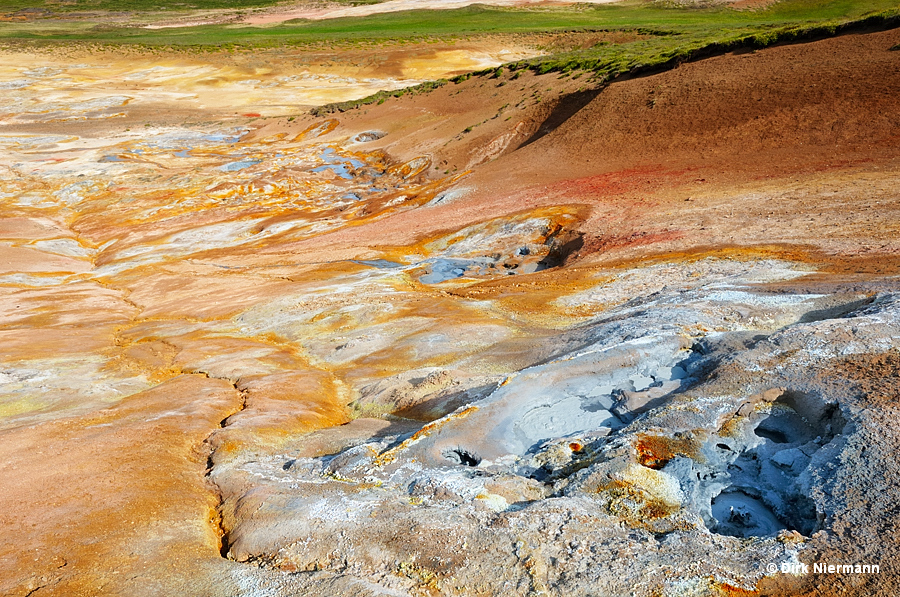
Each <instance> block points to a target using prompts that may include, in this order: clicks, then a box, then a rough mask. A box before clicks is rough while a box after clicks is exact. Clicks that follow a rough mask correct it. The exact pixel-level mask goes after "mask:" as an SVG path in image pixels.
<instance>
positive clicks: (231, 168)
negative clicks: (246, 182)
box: [219, 159, 262, 172]
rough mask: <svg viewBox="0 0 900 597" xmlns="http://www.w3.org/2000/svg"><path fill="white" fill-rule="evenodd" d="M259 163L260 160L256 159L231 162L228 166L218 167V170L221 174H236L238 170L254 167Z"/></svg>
mask: <svg viewBox="0 0 900 597" xmlns="http://www.w3.org/2000/svg"><path fill="white" fill-rule="evenodd" d="M261 162H262V160H258V159H249V160H240V161H239V162H231V163H230V164H225V165H224V166H219V170H221V171H222V172H237V171H238V170H243V169H244V168H249V167H251V166H255V165H257V164H259V163H261Z"/></svg>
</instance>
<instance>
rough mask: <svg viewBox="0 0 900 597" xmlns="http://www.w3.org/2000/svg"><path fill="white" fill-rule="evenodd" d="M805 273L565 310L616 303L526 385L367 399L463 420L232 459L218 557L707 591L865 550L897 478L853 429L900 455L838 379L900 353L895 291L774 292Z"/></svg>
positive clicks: (398, 591) (380, 573)
mask: <svg viewBox="0 0 900 597" xmlns="http://www.w3.org/2000/svg"><path fill="white" fill-rule="evenodd" d="M698 268H701V269H702V268H705V271H704V276H703V277H702V279H701V280H697V277H696V276H695V275H693V273H695V271H696V270H697V269H698ZM802 275H803V272H800V271H794V270H792V269H791V268H790V267H789V266H788V265H787V264H785V263H780V262H754V263H740V262H727V261H718V260H708V261H707V262H700V263H694V264H687V265H662V266H648V267H642V268H641V267H639V268H635V269H632V270H628V271H625V272H622V273H621V274H620V275H618V276H617V278H616V279H615V280H613V281H612V282H609V283H607V284H603V285H599V286H597V287H595V288H593V289H591V290H589V291H585V292H584V293H581V295H579V296H570V297H567V298H565V299H559V300H570V301H576V300H577V301H597V302H606V303H609V304H617V305H618V306H615V307H611V308H610V309H608V310H606V311H605V312H604V313H603V314H602V315H601V316H597V317H595V318H594V319H593V320H592V321H591V322H590V323H588V324H586V325H583V326H580V327H578V328H576V329H573V330H567V331H563V332H559V334H558V336H557V337H556V338H555V339H551V340H548V341H546V344H547V345H548V346H551V347H554V348H551V349H549V353H548V352H547V351H545V352H544V353H543V354H542V355H540V356H537V355H534V362H533V363H532V364H531V365H530V366H525V367H523V368H521V369H519V370H516V371H509V372H508V373H506V374H503V375H499V376H494V377H491V376H484V375H482V376H477V375H473V376H471V377H470V378H467V379H463V380H462V381H461V382H452V381H451V380H450V379H449V374H448V373H447V371H446V370H437V369H435V370H431V371H430V372H427V371H418V372H414V373H413V374H411V375H410V376H407V378H404V379H395V380H394V381H392V382H382V384H381V385H378V384H376V385H374V386H371V387H369V388H368V389H367V390H366V391H364V392H363V395H364V399H365V396H368V399H369V401H370V403H378V402H379V401H381V403H382V404H385V403H388V402H390V401H392V400H393V401H394V404H395V406H397V404H398V396H400V395H401V394H402V395H403V396H406V397H408V395H409V392H412V393H413V394H415V400H414V402H416V403H420V402H428V401H432V403H433V402H434V401H438V402H441V401H443V402H445V403H447V404H450V405H452V407H453V410H452V412H448V413H447V414H443V413H441V414H443V416H439V418H435V419H434V420H427V419H426V420H425V421H423V420H421V419H422V418H423V417H419V419H420V420H413V419H410V418H404V417H400V416H397V415H396V414H395V415H385V416H384V417H382V418H365V417H363V418H358V419H356V420H354V421H352V422H350V423H349V424H347V425H344V426H340V427H336V428H331V429H325V430H321V431H317V432H314V433H312V434H308V435H304V436H297V437H294V438H291V439H290V440H289V441H287V442H286V443H285V444H284V445H283V446H282V448H281V449H279V450H278V451H271V450H270V451H259V452H257V453H254V454H253V455H247V454H242V455H241V456H240V457H235V458H232V459H227V458H223V459H221V460H220V461H219V462H217V464H216V465H215V466H214V467H213V469H212V472H211V478H212V479H213V480H214V481H215V482H216V483H217V484H218V486H219V488H220V489H221V491H222V495H223V500H224V501H223V506H222V511H223V521H224V530H225V532H226V538H227V544H226V548H225V555H226V557H228V558H230V559H233V560H237V561H240V562H247V563H248V564H254V565H256V566H260V567H263V568H269V569H276V570H280V571H281V574H283V575H284V577H283V578H284V579H285V582H287V579H289V580H290V583H292V584H291V586H292V587H294V589H295V590H296V588H297V587H301V588H302V587H307V588H308V589H309V590H316V591H322V590H326V589H327V590H328V591H330V592H331V594H334V595H419V594H432V595H528V594H553V595H622V594H634V595H651V594H652V595H657V594H665V595H700V594H704V595H705V594H718V593H717V592H716V591H719V590H725V588H727V587H733V588H737V589H745V590H753V589H754V588H755V587H756V586H757V583H758V582H759V581H760V580H761V579H763V578H764V577H765V576H766V575H767V574H768V573H767V571H766V565H767V564H770V563H774V564H776V565H780V564H782V563H791V562H797V561H800V560H801V559H803V558H807V559H808V557H809V556H810V555H811V554H812V553H813V552H814V551H815V550H817V549H822V548H823V546H826V545H828V546H831V547H833V548H835V549H838V550H844V552H845V553H854V554H856V555H857V556H859V555H860V554H865V553H870V554H871V553H875V552H877V550H878V548H877V547H875V546H873V545H870V544H869V543H868V542H869V541H870V539H871V538H869V537H866V536H865V534H864V533H861V534H859V535H857V536H856V537H852V536H850V535H849V534H848V533H847V532H846V529H847V528H848V526H853V525H858V526H859V527H867V528H877V527H878V524H877V523H876V522H875V521H876V520H878V519H879V517H880V516H881V514H880V513H877V512H871V511H869V510H868V509H867V507H865V506H863V505H860V502H859V501H855V500H853V499H850V498H848V497H847V496H849V495H852V494H854V493H858V492H865V491H869V490H870V489H871V486H872V483H873V481H872V476H871V475H869V474H868V473H867V472H866V471H869V470H883V471H889V470H893V464H892V462H888V461H887V458H889V456H887V454H889V453H890V450H880V451H878V452H877V453H875V452H873V451H871V450H870V451H868V452H866V451H865V450H864V449H863V450H860V449H859V445H860V442H861V441H863V440H862V439H861V438H862V436H861V435H860V431H859V430H860V429H867V430H868V432H870V433H879V434H881V435H882V441H883V442H885V443H886V444H887V445H891V446H897V444H898V443H900V442H898V441H897V436H896V433H895V432H894V431H893V430H892V429H890V428H889V426H888V424H887V423H885V422H884V421H882V420H881V419H879V418H878V415H876V414H874V413H873V411H872V410H869V409H868V408H867V407H866V405H865V397H864V395H863V394H862V393H861V392H860V391H859V389H858V388H857V386H856V385H855V384H854V382H853V381H852V380H850V379H847V378H845V377H843V376H842V374H841V373H840V368H839V367H836V364H838V363H841V362H843V361H844V360H846V359H847V358H854V357H855V356H856V355H883V354H896V352H897V351H898V347H900V319H898V316H900V295H898V294H893V293H890V292H880V293H875V292H869V293H867V292H864V291H860V292H852V293H850V292H847V293H831V294H808V293H807V294H799V293H798V294H790V293H784V292H781V293H775V292H772V291H767V290H766V286H765V285H764V284H765V283H766V282H771V281H774V280H777V279H781V280H785V279H791V278H794V277H797V276H802ZM636 289H640V291H639V292H636ZM628 295H630V296H632V297H634V296H638V297H639V298H631V299H629V300H624V301H623V300H621V298H622V297H623V296H628ZM457 365H458V363H457ZM456 370H458V368H457V369H456ZM401 387H405V388H406V389H407V390H408V391H407V393H405V394H404V393H403V392H399V393H398V388H401ZM400 402H402V400H401V401H400ZM402 407H403V404H399V407H398V408H397V409H396V410H395V411H394V412H395V413H396V412H402ZM439 411H440V409H439V408H432V409H431V410H430V411H423V412H439ZM445 412H446V411H445ZM849 459H854V460H853V464H852V466H849V465H848V461H849ZM851 469H852V470H851ZM876 476H877V475H876ZM879 487H881V489H882V490H883V491H884V492H887V493H890V494H891V495H890V496H885V499H887V500H890V499H900V496H898V495H894V494H896V493H898V490H897V489H896V487H895V486H894V485H890V484H882V485H880V486H879ZM673 570H677V571H679V573H678V574H672V571H673ZM684 571H690V573H689V574H686V573H685V572H684ZM273 578H277V576H276V577H273ZM276 584H277V582H276Z"/></svg>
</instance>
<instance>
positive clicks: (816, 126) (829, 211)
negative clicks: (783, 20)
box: [265, 30, 900, 271]
mask: <svg viewBox="0 0 900 597" xmlns="http://www.w3.org/2000/svg"><path fill="white" fill-rule="evenodd" d="M898 41H900V32H898V31H896V30H892V31H887V32H878V33H871V34H859V35H846V36H842V37H837V38H833V39H828V40H824V41H818V42H814V43H809V44H799V45H786V46H780V47H773V48H769V49H766V50H762V51H758V52H738V53H732V54H728V55H724V56H719V57H715V58H711V59H708V60H703V61H698V62H695V63H689V64H684V65H682V66H681V67H680V68H677V69H675V70H672V71H668V72H663V73H659V74H655V75H650V76H644V77H636V78H631V79H622V80H617V81H615V82H613V83H612V84H610V85H608V86H606V87H605V88H603V89H600V90H598V91H590V90H580V87H579V84H580V83H581V81H572V80H571V79H560V78H559V77H558V75H556V74H551V75H544V76H540V77H538V76H532V75H530V74H528V75H524V76H521V77H520V78H518V79H512V78H511V76H510V75H509V74H507V75H506V77H505V78H500V79H493V78H489V77H486V76H485V77H473V78H472V79H469V80H468V81H465V82H463V83H460V84H458V85H454V84H450V85H446V86H444V87H442V88H440V89H439V90H437V91H435V92H433V93H431V94H427V95H419V96H406V97H403V98H400V99H393V100H390V101H388V102H386V103H385V104H384V105H380V106H374V107H369V108H368V109H364V110H360V111H352V112H347V113H345V114H341V115H338V118H339V120H340V121H341V123H342V125H343V126H340V127H338V128H337V129H336V131H335V132H334V135H335V136H340V135H346V134H348V133H349V132H350V131H358V130H364V129H365V128H373V129H380V130H383V131H386V132H388V135H386V136H385V137H384V139H383V140H381V141H378V142H376V143H374V144H373V145H375V144H378V143H381V144H384V147H385V148H386V150H387V151H388V152H390V153H392V154H393V155H395V156H397V157H399V158H402V159H406V158H409V157H412V156H413V155H422V154H423V153H425V152H428V153H429V154H430V156H431V158H432V162H433V170H432V173H433V175H435V176H439V175H442V174H444V172H448V173H452V172H454V171H456V172H461V171H463V170H464V169H466V168H469V169H471V170H472V171H473V172H472V173H471V174H470V175H469V176H468V177H466V178H464V179H463V180H462V182H460V183H459V185H458V186H459V187H461V188H464V189H466V191H467V192H466V193H465V194H464V195H463V196H462V197H461V198H458V199H456V200H455V201H452V202H450V201H448V202H447V204H446V205H444V206H438V207H436V208H434V209H431V210H430V212H429V217H428V218H427V220H425V219H422V218H421V216H420V215H419V214H417V213H416V212H415V211H412V212H406V213H401V214H398V215H396V216H393V217H391V218H389V219H387V220H384V221H380V222H378V223H377V224H373V225H369V226H361V227H359V228H355V229H349V230H345V231H342V232H339V233H337V234H335V235H332V236H331V237H319V238H317V239H316V245H317V246H318V247H321V246H322V243H323V242H327V243H328V244H331V243H334V244H335V245H342V246H344V247H346V246H347V245H348V244H350V245H355V246H358V247H360V246H362V247H364V246H372V247H376V246H380V245H384V244H390V245H396V244H402V243H407V242H411V241H414V240H415V239H416V238H417V237H418V238H421V237H423V236H426V235H429V234H432V233H434V232H435V231H436V230H439V229H459V227H460V226H463V225H465V224H466V223H470V222H475V221H481V220H485V219H488V218H492V217H498V216H501V215H504V214H509V213H513V212H517V211H520V210H522V209H527V208H534V207H539V206H541V205H558V204H560V203H570V204H587V205H589V206H591V208H592V211H591V215H589V216H588V218H587V221H586V222H584V223H583V225H582V226H581V228H580V232H581V233H584V234H585V236H586V238H585V247H586V248H585V250H583V251H582V252H581V253H582V256H584V255H585V254H587V253H589V252H591V251H590V249H591V247H593V248H594V249H603V252H604V255H605V256H606V257H607V258H618V257H628V256H630V255H631V253H628V252H627V250H626V249H627V247H628V246H631V245H633V244H634V243H635V242H637V243H638V244H640V245H646V244H648V243H651V244H654V245H658V246H654V247H653V250H654V251H655V252H667V251H684V250H694V249H696V248H699V247H708V246H716V245H719V246H721V245H729V246H732V245H759V244H765V245H770V246H771V245H779V246H782V247H784V248H787V247H789V248H790V251H791V252H792V253H795V252H796V251H798V250H801V249H802V252H804V253H805V254H807V255H808V256H809V257H810V258H814V259H817V260H819V259H822V258H823V257H822V256H821V255H820V254H819V253H821V252H825V253H828V254H834V255H838V254H843V255H855V256H858V254H859V253H866V254H868V255H869V257H873V256H874V253H875V252H877V254H878V255H879V256H884V257H888V258H890V259H893V258H894V256H895V255H896V254H897V250H898V249H900V244H898V243H897V238H898V236H897V234H896V232H897V229H896V228H897V224H896V223H897V222H898V221H900V219H898V217H897V216H898V214H897V211H896V210H897V203H896V191H895V190H894V189H896V181H897V167H898V165H900V159H898V158H900V52H895V51H890V50H889V48H891V47H892V46H894V45H896V44H897V43H898ZM529 93H530V94H531V95H529ZM539 100H542V101H539ZM306 125H307V123H303V124H302V126H306ZM473 125H474V126H473ZM467 127H471V130H470V131H469V132H464V131H465V129H466V128H467ZM273 128H280V127H279V126H278V125H271V127H267V128H266V129H265V132H269V131H270V130H271V129H273ZM548 129H549V130H548ZM386 239H389V242H385V241H386ZM310 248H311V247H305V246H302V245H301V246H298V247H296V249H297V250H306V249H310ZM613 249H615V250H613ZM623 251H624V252H623ZM642 251H643V252H644V253H646V251H647V248H646V247H644V248H642ZM879 262H880V263H882V264H883V263H886V262H884V261H882V260H880V258H879ZM867 263H871V259H869V260H868V261H867ZM867 267H868V266H867V265H865V264H861V263H859V264H857V265H856V266H853V267H851V270H860V271H867V269H866V268H867Z"/></svg>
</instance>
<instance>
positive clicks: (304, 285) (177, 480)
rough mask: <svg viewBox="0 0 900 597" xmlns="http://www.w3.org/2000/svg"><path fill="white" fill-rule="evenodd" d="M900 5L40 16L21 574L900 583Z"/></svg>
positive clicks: (202, 586)
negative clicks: (104, 26)
mask: <svg viewBox="0 0 900 597" xmlns="http://www.w3.org/2000/svg"><path fill="white" fill-rule="evenodd" d="M376 6H384V5H383V4H382V5H376ZM898 43H900V34H898V32H897V31H896V30H890V31H885V32H874V33H865V34H854V35H845V36H840V37H836V38H833V39H827V40H823V41H817V42H813V43H808V44H798V45H784V46H779V47H773V48H770V49H766V50H761V51H758V52H752V53H751V52H738V53H733V54H727V55H722V56H718V57H714V58H710V59H707V60H703V61H698V62H693V63H688V64H684V65H682V66H681V67H679V68H677V69H675V70H672V71H667V72H661V73H657V74H651V75H647V76H642V77H634V78H623V79H620V80H616V81H614V82H612V83H610V84H609V85H606V86H604V87H602V88H596V89H593V88H585V86H584V83H583V81H576V80H572V79H571V78H569V79H565V78H563V79H561V78H559V75H558V74H556V73H554V74H549V75H544V76H536V75H533V74H530V73H526V74H522V75H520V76H517V77H516V78H513V77H514V75H513V74H512V73H509V72H507V73H506V74H505V75H503V77H502V78H493V79H492V78H490V76H488V75H486V76H475V77H471V78H469V79H467V80H464V81H460V82H459V83H448V84H446V85H444V86H442V87H440V88H438V89H436V90H435V91H433V92H431V93H429V94H423V95H406V96H403V97H402V98H392V99H389V100H388V101H386V102H384V103H383V104H379V105H369V106H365V107H363V108H361V109H358V110H354V111H349V112H345V113H334V114H331V115H328V116H321V117H315V116H311V115H308V113H307V112H306V111H305V107H308V106H310V105H315V104H319V103H323V102H326V101H331V100H340V99H349V98H352V97H356V96H359V95H364V94H366V93H369V92H370V91H372V90H375V89H380V88H394V87H401V86H405V85H408V84H410V83H414V82H416V81H419V80H423V79H429V78H434V77H435V76H436V75H435V73H439V72H440V73H443V74H442V75H441V76H444V75H446V74H450V73H455V72H458V71H459V70H465V69H471V68H480V67H481V66H483V65H494V64H499V63H500V62H503V61H506V60H509V59H512V58H510V56H525V55H532V53H533V52H534V50H533V49H530V48H527V47H512V46H504V47H498V46H497V44H496V42H495V41H492V42H490V45H483V46H478V45H477V44H475V42H473V44H472V45H471V47H465V48H460V47H456V48H450V47H440V48H435V47H432V48H430V49H425V48H423V47H419V46H416V47H413V48H407V49H405V50H404V49H401V48H395V49H391V51H392V52H393V51H396V52H397V60H393V59H392V60H391V61H390V64H391V65H393V66H390V67H388V66H381V67H380V66H378V65H376V64H375V63H374V62H373V63H366V62H364V61H363V62H362V63H361V62H360V61H361V57H360V56H357V55H348V56H349V57H346V56H345V57H344V58H342V59H340V60H332V61H330V65H329V66H323V64H324V63H325V61H324V60H321V61H319V60H318V59H314V58H310V59H309V61H308V62H307V63H305V64H299V63H298V61H297V60H296V58H297V56H295V55H292V54H290V52H287V51H285V52H286V53H278V52H275V51H274V50H273V51H271V52H270V53H264V54H262V55H257V56H249V55H243V56H241V55H232V56H226V55H224V54H221V55H220V54H213V55H210V56H208V57H207V56H200V55H189V54H177V53H174V52H173V53H172V54H171V55H166V56H163V57H162V58H160V57H159V56H155V57H141V56H126V57H125V58H122V59H119V58H117V57H115V56H113V55H112V54H91V53H88V52H84V53H81V54H79V53H77V52H73V53H72V54H70V55H64V54H62V53H59V52H49V53H42V54H39V53H37V52H34V53H31V54H28V53H22V52H11V51H10V52H8V53H7V54H5V55H4V57H5V60H4V61H3V64H4V65H5V66H3V67H0V87H2V88H3V89H4V93H3V95H2V97H0V156H2V158H0V193H2V201H3V210H2V214H0V216H2V217H0V304H2V309H0V325H2V327H0V335H2V339H3V342H2V348H0V483H2V486H3V488H4V490H3V491H2V492H0V528H2V529H3V531H4V533H3V535H4V537H5V538H6V541H4V543H3V545H2V547H0V561H2V563H3V564H2V566H0V593H3V594H8V595H21V596H26V595H36V596H43V595H207V596H208V595H222V596H226V595H247V596H250V595H273V596H277V595H298V594H299V595H333V596H342V595H347V596H350V595H367V596H368V595H371V596H376V595H385V596H386V595H393V596H400V595H408V596H418V595H432V596H434V595H447V596H450V595H459V596H470V595H523V596H524V595H539V594H543V595H626V594H628V595H640V596H651V595H667V596H668V595H673V596H674V595H684V596H688V595H691V596H700V595H810V596H812V595H816V596H829V595H839V594H840V595H876V594H885V595H886V594H890V592H891V591H893V587H894V586H896V583H897V581H898V578H900V569H898V565H897V561H896V560H897V559H896V555H897V546H898V544H900V536H898V531H897V525H896V522H897V510H896V504H897V503H898V502H900V495H898V494H900V489H898V487H897V484H896V482H895V481H896V476H897V472H898V471H897V464H896V457H895V456H896V453H897V450H898V449H900V435H898V433H897V431H896V429H897V425H896V421H897V417H900V412H897V406H896V405H897V402H898V399H900V381H898V379H900V377H898V376H900V287H898V277H897V276H898V274H900V260H898V254H900V240H898V239H900V234H898V233H900V230H898V226H900V224H898V222H900V213H898V212H900V195H898V189H900V151H898V150H900V136H898V134H897V131H898V130H900V52H896V51H890V50H889V49H890V48H891V47H894V46H896V45H897V44H898ZM347 51H348V52H352V50H347ZM404 52H406V53H405V54H404ZM401 55H402V56H405V57H403V58H402V59H401ZM442 60H444V62H442ZM476 65H477V66H476ZM501 83H502V84H501ZM523 98H528V99H523ZM536 100H539V101H536ZM467 129H468V130H467ZM817 562H825V563H832V564H868V565H873V564H874V565H878V566H879V568H880V569H879V572H878V573H877V574H876V573H865V574H863V573H860V574H835V573H828V572H813V571H812V565H813V564H814V563H817ZM800 564H807V565H809V566H810V572H809V573H799V574H793V573H784V572H782V571H781V570H782V569H786V570H793V569H797V567H798V566H799V565H800ZM792 566H793V567H794V568H791V567H792ZM773 567H774V568H773Z"/></svg>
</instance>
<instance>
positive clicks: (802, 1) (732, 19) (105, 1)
mask: <svg viewBox="0 0 900 597" xmlns="http://www.w3.org/2000/svg"><path fill="white" fill-rule="evenodd" d="M348 1H351V2H352V1H370V0H348ZM74 2H75V3H76V5H78V6H88V5H91V6H95V7H97V8H100V7H106V6H114V7H115V9H116V10H128V9H129V8H127V7H132V6H141V7H144V8H146V7H148V6H157V7H159V6H161V5H163V4H164V5H165V6H166V7H167V8H174V7H175V6H184V7H187V6H188V5H190V6H197V7H199V6H200V5H201V4H203V5H204V6H209V7H215V8H223V7H231V8H235V7H243V6H251V5H252V6H262V5H266V4H271V3H273V2H274V0H272V2H270V1H269V0H186V2H185V3H184V4H180V3H175V2H168V1H167V0H151V1H150V3H148V4H144V3H140V4H139V3H138V0H122V1H117V2H112V0H74ZM23 4H28V5H33V6H32V7H47V8H49V7H52V6H56V5H55V4H51V3H49V2H28V1H27V0H0V9H2V8H4V7H7V6H13V5H16V6H19V5H23ZM134 10H137V9H136V8H135V9H134ZM898 19H900V4H898V1H897V0H781V1H779V2H777V3H775V4H773V5H771V6H769V7H768V8H765V9H759V10H734V9H731V8H729V7H727V6H709V7H694V8H685V7H677V6H674V5H671V4H666V3H664V2H649V3H648V2H638V1H637V0H629V1H627V2H623V3H618V4H603V5H574V6H570V7H562V8H547V7H542V8H527V9H525V8H516V9H514V8H502V7H488V6H484V5H473V6H469V7H465V8H459V9H454V10H417V11H405V12H395V13H384V14H376V15H370V16H366V17H356V18H341V19H331V20H324V21H308V20H297V21H291V22H287V23H281V24H278V25H271V26H257V27H252V26H244V25H206V26H198V27H185V28H170V29H155V30H150V29H144V28H140V27H119V26H116V25H114V24H104V23H97V22H93V23H92V22H90V21H89V20H84V21H81V20H79V21H71V22H62V21H54V20H52V19H37V20H34V21H30V22H23V23H0V43H3V42H6V43H16V44H19V43H26V44H39V45H44V44H51V45H52V44H68V43H82V42H83V43H89V44H99V45H119V44H129V45H135V46H140V47H151V48H152V47H165V48H191V49H193V50H196V51H209V50H217V49H229V50H235V49H244V50H252V49H254V48H266V47H283V46H306V45H314V46H318V47H323V46H324V47H334V46H348V45H349V46H354V45H356V44H364V45H365V44H368V45H374V46H378V45H379V44H383V43H388V42H390V43H397V42H399V43H405V42H409V41H435V40H444V41H453V40H464V39H466V38H470V37H472V38H477V37H480V36H484V35H489V34H533V33H554V32H604V31H605V32H610V31H631V32H636V33H638V34H640V35H639V36H636V37H637V39H636V40H635V41H631V42H627V43H617V44H612V43H598V44H596V45H594V46H592V47H590V48H585V49H580V50H573V51H561V52H555V51H552V50H549V51H548V52H549V54H548V55H546V56H541V57H538V58H534V59H531V60H526V61H520V62H517V63H513V64H509V65H505V66H504V67H501V68H494V69H490V70H487V71H484V72H483V73H480V74H483V75H489V76H492V77H495V78H503V79H504V80H505V78H506V77H507V76H508V75H507V74H506V71H512V72H518V71H522V70H523V69H528V70H531V71H534V72H537V73H548V72H560V73H562V74H567V73H573V75H575V74H579V73H589V74H591V75H592V76H593V78H594V80H595V81H603V80H608V79H610V78H612V77H615V76H617V75H619V74H622V73H629V72H630V73H635V72H642V71H646V70H652V69H660V68H666V67H667V66H671V65H673V64H676V63H678V62H680V61H684V60H691V59H695V58H699V57H702V56H704V55H711V54H715V53H721V52H723V51H728V50H733V49H737V48H742V47H745V48H763V47H766V46H769V45H772V44H775V43H780V42H791V41H800V40H808V39H815V38H821V37H827V36H830V35H835V34H837V33H840V32H842V31H848V30H849V29H851V28H854V27H855V28H861V27H869V26H871V27H890V26H897V25H898ZM515 76H516V75H513V78H515ZM459 80H461V79H459V78H457V79H454V81H456V82H458V81H459ZM446 83H447V81H436V82H431V83H426V84H423V85H418V86H415V87H411V88H408V89H403V90H397V91H381V92H379V93H377V94H375V95H373V96H370V97H368V98H363V99H361V100H355V101H353V102H342V103H340V104H331V105H329V106H325V107H323V108H320V109H319V110H320V111H323V110H324V111H334V110H346V109H351V108H354V107H358V106H361V105H366V104H372V103H383V102H384V101H386V100H387V99H388V98H391V97H400V96H402V95H406V94H410V93H425V92H427V91H429V90H431V89H434V88H435V87H438V86H441V85H444V84H446Z"/></svg>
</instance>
